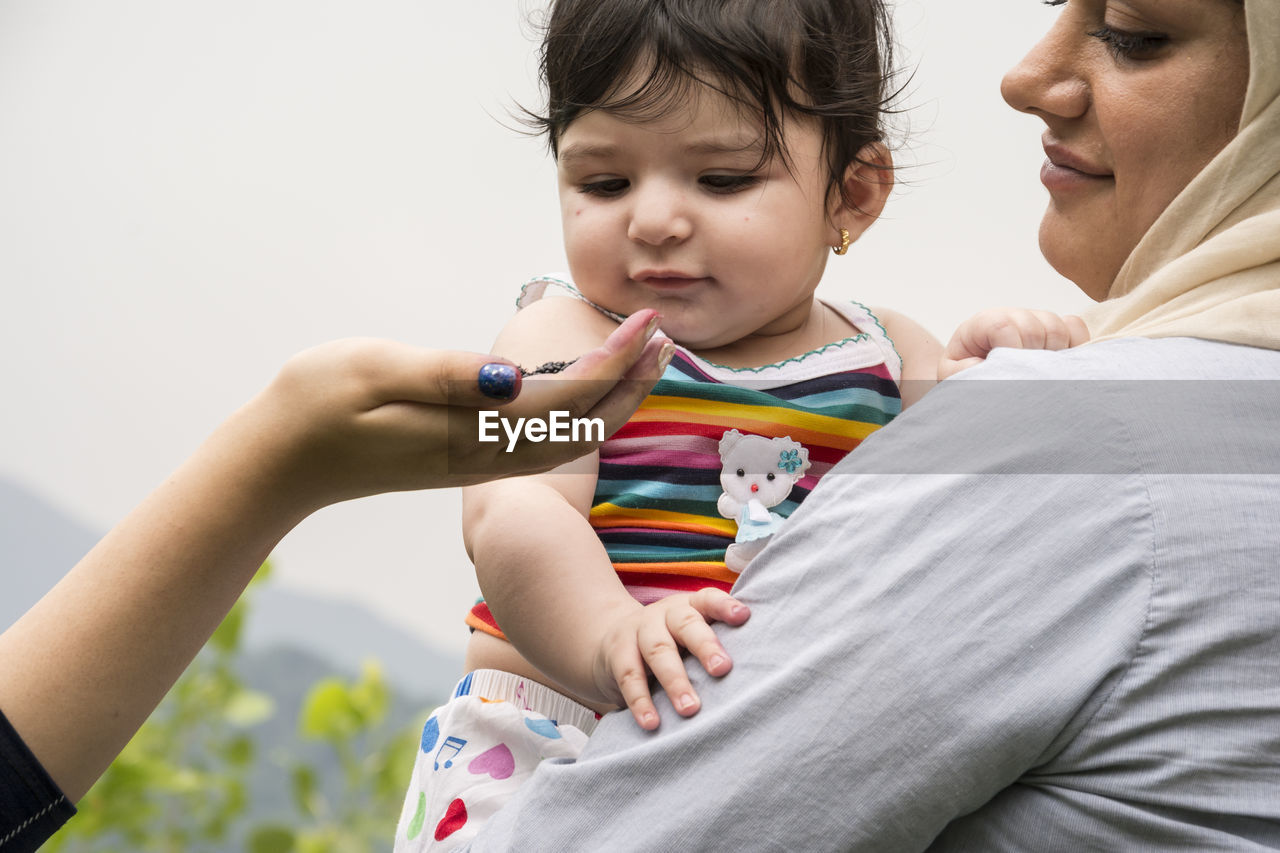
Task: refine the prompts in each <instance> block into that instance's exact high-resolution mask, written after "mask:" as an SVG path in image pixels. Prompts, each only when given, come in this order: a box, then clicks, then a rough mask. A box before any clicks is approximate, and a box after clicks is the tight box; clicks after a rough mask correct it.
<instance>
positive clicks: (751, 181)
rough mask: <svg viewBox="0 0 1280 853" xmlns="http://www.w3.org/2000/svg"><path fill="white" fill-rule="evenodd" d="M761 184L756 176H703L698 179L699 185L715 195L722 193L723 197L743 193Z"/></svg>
mask: <svg viewBox="0 0 1280 853" xmlns="http://www.w3.org/2000/svg"><path fill="white" fill-rule="evenodd" d="M759 182H760V179H759V178H758V177H756V176H755V175H703V176H702V177H701V178H698V183H700V184H702V185H703V186H704V187H706V188H707V189H709V190H711V191H712V192H713V193H721V194H723V195H729V194H731V193H736V192H742V191H743V190H746V189H750V188H751V187H753V186H755V185H756V184H758V183H759Z"/></svg>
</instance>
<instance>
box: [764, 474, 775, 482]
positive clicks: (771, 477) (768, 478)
mask: <svg viewBox="0 0 1280 853" xmlns="http://www.w3.org/2000/svg"><path fill="white" fill-rule="evenodd" d="M765 479H766V480H769V481H773V480H775V479H777V477H775V476H774V475H773V474H769V475H767V476H766V477H765Z"/></svg>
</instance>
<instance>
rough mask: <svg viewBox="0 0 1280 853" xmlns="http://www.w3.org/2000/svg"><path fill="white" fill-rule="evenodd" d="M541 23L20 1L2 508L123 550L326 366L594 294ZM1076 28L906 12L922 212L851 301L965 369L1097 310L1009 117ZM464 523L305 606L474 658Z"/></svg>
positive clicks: (481, 7)
mask: <svg viewBox="0 0 1280 853" xmlns="http://www.w3.org/2000/svg"><path fill="white" fill-rule="evenodd" d="M541 7H542V3H539V2H534V1H533V0H521V2H515V0H467V2H457V3H441V2H426V0H361V2H354V0H345V2H343V0H218V2H211V1H210V0H188V1H187V2H181V3H174V2H171V0H117V2H112V3H102V2H98V0H0V287H2V288H3V291H2V292H3V302H2V303H0V378H2V382H3V386H2V387H3V389H4V396H3V400H4V402H3V415H2V416H0V476H5V477H10V478H13V479H15V480H17V481H18V482H20V483H22V484H23V485H25V486H26V487H28V488H30V489H32V490H33V491H36V492H38V493H39V494H41V495H43V496H44V497H46V498H48V499H49V500H51V501H53V502H54V503H56V504H58V505H59V506H61V507H63V508H64V509H65V510H66V511H67V512H69V513H70V514H72V515H74V516H75V517H77V518H79V519H80V520H82V521H84V522H85V523H87V524H89V525H91V526H93V527H96V528H98V529H101V530H106V529H107V528H108V527H110V526H111V525H112V524H114V523H115V522H116V521H117V520H119V519H120V518H121V517H122V516H123V515H124V514H125V513H126V512H127V511H128V509H129V508H130V507H131V506H132V505H133V504H135V503H136V502H137V501H139V500H140V499H141V498H142V497H143V496H144V495H145V494H146V493H147V492H148V491H149V490H150V489H151V488H152V487H154V486H155V485H156V484H157V483H159V482H160V481H161V480H162V479H163V478H164V477H165V476H166V475H167V474H168V473H169V472H170V471H171V470H173V469H174V468H175V467H176V466H177V465H178V464H179V462H181V460H182V459H183V458H184V457H185V456H186V455H187V454H188V453H190V452H191V451H192V450H193V449H194V448H195V447H196V446H197V445H198V444H199V442H200V441H201V439H202V438H203V437H204V436H205V435H207V434H208V433H209V432H210V431H211V430H212V429H213V428H214V426H215V425H216V424H217V423H218V422H219V421H221V420H222V419H223V418H224V417H225V416H226V415H227V414H229V413H230V412H231V411H232V410H233V409H234V408H235V407H236V406H238V405H239V404H241V403H242V402H244V401H245V400H247V399H248V398H249V397H250V396H252V395H253V394H254V393H255V392H256V391H258V390H259V389H260V388H261V387H262V386H264V385H265V384H266V383H267V382H268V381H269V380H270V379H271V377H272V376H273V375H274V373H275V371H276V369H277V368H278V367H279V365H280V364H281V363H283V362H284V360H285V359H286V358H287V357H288V356H289V355H290V354H292V353H294V352H296V351H298V350H300V349H304V348H306V347H308V346H312V345H314V344H317V343H321V342H323V341H326V340H329V339H332V338H338V337H345V336H349V335H374V336H380V337H389V338H397V339H400V340H403V341H408V342H411V343H416V344H421V345H426V346H434V347H454V348H463V349H476V350H485V349H487V348H488V345H489V343H490V341H491V339H492V337H493V335H494V334H495V332H496V331H497V330H498V329H499V328H500V327H501V325H502V323H503V322H504V320H505V319H506V317H507V316H508V315H509V313H510V311H511V309H512V300H513V299H514V296H515V293H516V291H517V290H518V288H519V285H520V284H521V282H523V281H524V280H525V279H527V278H528V277H529V276H531V275H534V274H537V273H541V272H547V271H550V270H556V269H563V268H564V267H565V266H566V264H565V261H564V258H563V252H562V249H561V245H560V235H559V223H558V208H557V204H556V199H555V186H554V169H553V166H552V164H551V162H550V159H549V157H548V156H547V155H546V154H545V149H544V147H543V145H542V143H541V142H540V141H537V140H530V139H525V138H522V137H521V136H519V135H518V134H516V133H515V132H513V131H512V130H511V129H510V127H509V126H510V125H513V122H512V121H511V120H510V119H509V118H508V110H509V108H510V107H511V106H512V104H513V103H515V102H523V103H528V104H532V105H538V104H539V103H540V101H539V98H538V94H537V88H536V82H535V78H534V75H535V71H536V57H535V51H536V43H535V40H534V39H535V37H534V35H533V31H532V29H531V28H530V27H529V26H528V24H527V19H528V15H529V14H530V12H531V11H536V10H537V9H539V8H541ZM1053 14H1054V13H1053V12H1052V11H1051V10H1046V9H1045V8H1044V7H1043V6H1042V5H1041V4H1040V3H1039V2H1038V0H1000V2H998V3H997V2H989V3H981V4H978V3H967V2H954V0H903V2H900V3H898V4H897V12H896V17H897V23H898V30H899V34H900V37H901V40H902V43H903V51H902V55H901V57H900V58H901V60H902V61H903V64H904V65H906V66H908V67H911V68H914V69H915V76H914V78H913V80H912V82H911V87H910V93H909V96H908V97H907V98H906V100H905V106H908V107H910V108H911V113H910V117H909V130H910V131H911V136H910V138H909V140H908V143H907V146H906V148H902V149H899V151H898V159H899V161H900V162H902V163H905V164H914V165H912V166H911V168H908V169H906V170H904V172H903V174H902V175H901V176H900V177H901V178H903V179H905V180H906V181H909V182H910V184H911V185H910V186H909V187H906V188H903V189H900V190H899V191H897V192H896V193H895V195H894V197H893V198H892V199H891V200H890V202H889V207H888V209H887V211H886V216H885V219H884V220H883V221H882V222H880V223H878V224H877V225H876V226H875V227H874V228H873V229H872V230H871V232H870V233H869V234H868V235H867V236H866V237H865V238H864V239H863V240H862V241H861V242H859V243H858V244H856V245H855V247H854V248H853V249H852V250H851V251H850V253H849V255H848V256H847V257H845V258H842V259H840V258H833V259H832V263H831V264H829V266H828V271H827V276H826V279H825V281H824V283H823V286H822V289H821V290H820V291H819V292H820V293H821V294H823V295H826V296H828V297H832V298H841V297H849V298H856V299H858V300H859V301H862V302H865V303H868V304H872V305H886V306H889V307H892V308H895V309H897V310H900V311H903V312H905V313H907V314H908V315H910V316H913V317H915V318H916V319H917V320H919V321H920V322H922V323H923V324H924V325H925V326H926V327H928V328H929V329H931V330H932V331H933V332H934V333H935V334H936V335H938V336H939V337H940V338H942V339H943V340H944V341H945V340H946V338H947V337H948V336H949V335H950V333H951V330H952V328H953V327H954V326H955V325H956V324H957V323H958V322H959V321H961V320H962V319H964V318H965V317H966V316H968V315H969V314H971V313H973V311H975V310H977V309H979V308H981V307H985V306H990V305H999V304H1017V305H1025V306H1033V307H1045V308H1051V309H1054V310H1058V311H1072V310H1079V309H1080V308H1081V307H1083V305H1084V304H1085V300H1084V299H1083V297H1081V296H1080V295H1079V294H1077V293H1076V292H1075V291H1074V288H1073V287H1072V286H1071V285H1070V284H1069V283H1067V282H1066V281H1064V280H1063V279H1061V278H1059V277H1058V276H1057V275H1056V274H1055V273H1053V271H1052V270H1050V269H1049V268H1048V266H1047V265H1046V264H1045V263H1044V262H1043V260H1041V258H1040V256H1039V253H1038V251H1037V249H1036V239H1035V235H1036V227H1037V224H1038V221H1039V218H1040V213H1041V211H1042V210H1043V207H1044V204H1045V199H1046V195H1045V192H1044V189H1043V187H1041V186H1040V184H1039V180H1038V172H1039V167H1040V163H1041V162H1042V160H1043V152H1042V151H1041V149H1040V146H1039V134H1040V129H1041V126H1040V123H1039V122H1038V121H1037V120H1035V119H1032V118H1029V117H1026V116H1019V115H1017V114H1015V113H1014V112H1013V111H1012V110H1010V109H1009V108H1008V107H1007V106H1005V105H1004V103H1003V102H1002V101H1001V100H1000V96H999V91H998V87H999V80H1000V76H1001V74H1002V73H1003V71H1004V70H1005V69H1006V68H1007V67H1009V66H1010V65H1012V64H1013V63H1014V62H1016V61H1017V59H1018V58H1020V57H1021V56H1022V54H1023V53H1025V52H1026V50H1028V49H1029V48H1030V47H1031V45H1032V44H1033V43H1034V42H1035V40H1036V39H1037V38H1038V37H1039V35H1040V34H1041V33H1042V32H1043V31H1044V30H1045V29H1046V28H1047V27H1048V26H1049V23H1050V20H1051V16H1052V15H1053ZM504 125H506V126H504ZM458 515H459V501H458V495H457V493H456V491H445V492H434V493H415V494H399V495H390V496H383V497H378V498H371V499H366V500H362V501H356V502H352V503H348V504H343V505H339V506H336V507H332V508H330V509H327V510H324V511H322V512H320V513H318V514H317V515H315V516H313V517H312V518H311V519H309V520H307V521H306V522H305V523H304V524H303V525H302V526H301V527H299V528H298V529H297V530H296V531H294V532H293V533H292V534H290V535H289V536H288V537H287V538H286V539H285V541H284V542H283V543H282V544H281V545H280V547H279V548H278V550H277V552H276V563H277V575H276V583H278V584H280V585H281V586H288V587H292V588H295V589H299V590H305V591H307V592H310V593H314V594H323V595H328V596H333V597H337V598H344V599H348V600H355V601H359V602H361V603H363V604H365V605H367V606H369V607H370V608H372V609H374V610H375V611H376V612H377V613H379V614H380V615H382V616H383V617H384V618H385V619H386V620H388V621H390V622H393V623H395V624H397V625H399V626H401V627H404V628H406V629H408V630H410V631H412V632H414V633H415V634H417V635H419V636H421V637H422V638H423V639H424V640H427V641H429V642H431V643H433V644H436V645H438V646H440V647H442V648H443V649H444V650H446V651H453V652H460V650H461V648H462V647H463V645H464V643H465V639H466V630H465V628H464V627H462V624H461V617H462V614H463V612H464V610H465V609H466V607H468V606H469V605H470V603H471V601H472V600H473V598H474V597H475V595H476V592H477V588H476V586H475V581H474V577H473V575H472V571H471V568H470V565H469V564H468V562H467V560H466V556H465V554H464V552H463V550H462V545H461V538H460V535H459V533H458ZM18 571H21V567H16V566H5V567H3V568H0V572H2V573H4V574H8V573H10V572H18Z"/></svg>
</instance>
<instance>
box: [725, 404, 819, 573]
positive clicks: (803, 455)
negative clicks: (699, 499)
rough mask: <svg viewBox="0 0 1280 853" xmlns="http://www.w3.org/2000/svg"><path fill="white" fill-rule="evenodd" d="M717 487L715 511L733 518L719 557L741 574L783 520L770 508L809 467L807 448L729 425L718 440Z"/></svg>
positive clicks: (782, 498) (785, 439) (787, 440)
mask: <svg viewBox="0 0 1280 853" xmlns="http://www.w3.org/2000/svg"><path fill="white" fill-rule="evenodd" d="M720 462H721V468H720V487H721V488H723V489H724V494H722V495H721V496H720V499H719V501H717V502H716V509H718V510H719V511H720V514H721V515H722V516H724V517H725V518H732V519H734V520H735V521H737V522H738V535H737V537H736V538H735V539H734V542H733V544H732V545H730V546H729V548H728V551H726V553H725V555H724V564H725V566H726V567H727V568H728V569H729V570H730V571H733V572H741V571H742V570H743V569H744V568H746V566H747V563H749V562H751V559H752V558H753V557H755V555H756V554H758V553H760V551H761V550H762V549H763V548H764V546H765V544H766V543H767V542H768V541H769V537H771V536H772V535H773V533H774V531H775V530H777V528H778V525H780V524H781V523H782V522H783V521H784V520H785V519H784V518H783V516H781V515H779V514H778V513H776V512H771V511H770V510H769V507H772V506H777V505H778V504H780V503H782V502H783V501H784V500H786V499H787V495H789V494H791V487H792V486H794V485H795V484H796V483H797V482H799V481H800V478H801V477H803V476H804V472H805V471H807V470H808V469H809V451H808V449H807V448H805V446H804V445H802V444H801V443H800V442H798V441H793V440H792V439H791V437H790V436H787V437H785V438H765V437H764V436H760V435H743V434H742V433H740V432H738V431H737V430H736V429H731V430H729V431H728V432H726V433H725V434H724V436H723V437H722V438H721V439H720Z"/></svg>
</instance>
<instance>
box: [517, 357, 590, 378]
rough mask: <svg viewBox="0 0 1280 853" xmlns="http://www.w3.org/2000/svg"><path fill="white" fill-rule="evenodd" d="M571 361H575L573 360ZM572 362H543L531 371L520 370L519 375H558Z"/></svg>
mask: <svg viewBox="0 0 1280 853" xmlns="http://www.w3.org/2000/svg"><path fill="white" fill-rule="evenodd" d="M573 361H577V359H576V358H575V359H574V360H573ZM573 361H544V362H543V363H542V364H539V365H538V366H537V367H535V368H534V369H533V370H525V369H524V368H523V367H522V368H520V375H521V376H535V375H537V374H539V373H560V372H561V371H562V370H564V369H565V368H566V367H568V366H569V365H571V364H573Z"/></svg>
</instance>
